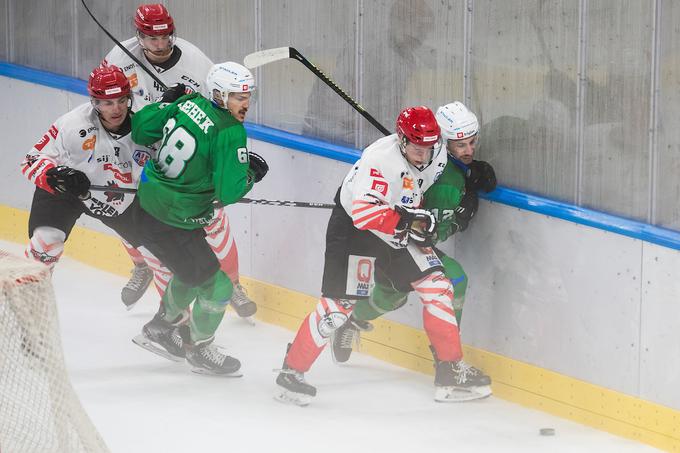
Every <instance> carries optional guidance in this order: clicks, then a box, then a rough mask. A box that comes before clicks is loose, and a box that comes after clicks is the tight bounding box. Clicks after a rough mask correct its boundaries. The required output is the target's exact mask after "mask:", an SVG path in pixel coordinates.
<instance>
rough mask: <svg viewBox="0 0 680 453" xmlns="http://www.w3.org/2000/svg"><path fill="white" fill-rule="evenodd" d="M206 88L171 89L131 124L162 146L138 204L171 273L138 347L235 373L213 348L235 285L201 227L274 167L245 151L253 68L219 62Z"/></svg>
mask: <svg viewBox="0 0 680 453" xmlns="http://www.w3.org/2000/svg"><path fill="white" fill-rule="evenodd" d="M206 87H207V89H208V91H209V93H211V96H210V100H208V99H206V98H205V97H203V96H201V95H200V94H198V93H193V94H189V95H185V94H184V90H183V89H182V88H181V87H174V88H170V89H169V90H168V91H166V92H165V93H164V94H163V96H162V98H161V100H162V102H163V103H159V104H150V105H148V106H146V107H144V108H143V109H142V110H140V111H139V112H137V114H135V116H134V117H133V120H132V139H133V140H134V141H135V142H136V143H139V144H142V145H151V144H153V143H155V142H157V141H159V140H161V145H160V148H159V150H158V157H157V158H156V159H154V160H152V161H150V162H149V163H147V165H146V167H145V168H144V173H143V174H142V177H141V182H140V185H139V190H138V192H137V197H136V200H137V202H135V203H134V204H133V205H132V207H131V209H132V211H133V212H132V215H133V219H134V223H135V225H136V227H137V228H139V229H140V230H141V231H142V233H141V236H142V238H141V242H142V244H143V245H144V246H145V247H146V248H147V249H149V250H150V251H151V252H152V253H153V254H154V255H155V256H156V257H158V259H159V260H160V261H161V262H163V263H164V264H165V265H166V266H167V267H168V268H169V269H170V270H171V271H172V272H173V274H174V275H173V277H172V279H171V280H170V282H169V284H168V288H167V290H166V292H165V294H164V295H163V298H162V303H161V307H160V309H159V311H158V313H157V314H156V315H155V316H154V318H153V319H152V320H151V321H150V322H148V323H147V324H146V325H145V326H144V328H143V329H142V336H140V337H141V338H140V337H136V338H135V342H136V343H137V344H139V345H140V346H142V347H145V348H147V349H149V350H151V351H152V352H156V353H158V354H160V355H163V356H164V357H166V358H169V359H171V360H178V361H181V360H184V359H185V358H186V360H187V361H188V362H189V363H190V364H191V365H193V366H194V367H195V368H194V370H195V371H197V372H202V373H208V374H217V375H232V376H233V375H236V373H237V372H238V370H239V369H240V367H241V364H240V362H239V361H238V360H237V359H235V358H233V357H229V356H227V355H225V354H223V353H222V352H220V350H219V348H218V347H217V346H215V345H214V344H213V340H214V334H215V331H216V330H217V328H218V326H219V324H220V322H221V321H222V318H223V316H224V310H225V309H226V307H227V305H228V304H229V301H230V299H231V297H232V293H233V285H232V282H231V280H230V279H229V277H228V276H227V275H226V274H225V273H224V272H223V271H222V270H221V269H220V262H219V260H218V259H217V257H216V256H215V253H214V252H213V251H212V249H211V248H210V245H209V244H208V242H207V240H206V237H205V231H204V229H203V228H204V226H205V225H209V224H211V223H212V222H213V215H214V210H213V202H214V201H219V202H220V203H222V204H224V205H228V204H232V203H235V202H236V201H238V200H239V199H240V198H241V197H243V195H245V194H246V193H247V192H248V191H249V190H250V189H251V188H252V187H253V184H254V183H255V182H258V181H260V180H261V179H262V178H263V177H264V175H265V174H266V173H267V170H268V167H267V164H266V162H265V161H264V160H263V159H262V158H261V157H260V156H258V155H257V154H255V153H250V152H248V149H247V148H246V131H245V128H244V127H243V124H242V123H243V121H244V120H245V117H246V114H247V112H248V108H249V106H250V97H251V94H252V92H253V90H254V89H255V79H254V78H253V76H252V74H251V73H250V71H248V70H247V69H246V68H245V67H243V66H241V65H240V64H238V63H233V62H226V63H220V64H217V65H215V66H213V67H212V69H211V70H210V72H209V73H208V77H207V80H206ZM194 301H195V302H196V303H194V304H193V307H192V310H191V313H190V312H189V306H190V305H191V304H192V303H193V302H194Z"/></svg>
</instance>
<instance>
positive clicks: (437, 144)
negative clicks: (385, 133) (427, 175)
mask: <svg viewBox="0 0 680 453" xmlns="http://www.w3.org/2000/svg"><path fill="white" fill-rule="evenodd" d="M397 135H400V136H401V137H399V151H401V155H402V156H404V159H406V162H409V160H408V157H407V156H406V145H408V144H409V143H411V142H410V141H409V139H408V137H406V134H404V133H403V132H400V133H399V134H397ZM441 145H442V139H441V135H440V136H439V140H437V141H436V142H435V143H433V144H432V147H431V150H432V152H431V153H430V160H428V161H427V163H426V164H422V165H421V166H419V167H416V166H415V165H413V164H412V163H410V162H409V165H413V166H414V167H416V168H417V169H418V170H419V171H423V169H425V168H427V167H429V166H430V164H431V163H432V160H433V159H434V155H435V151H436V150H437V148H438V147H441ZM447 151H448V149H447Z"/></svg>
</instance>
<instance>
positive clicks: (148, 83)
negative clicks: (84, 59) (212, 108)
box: [104, 37, 213, 112]
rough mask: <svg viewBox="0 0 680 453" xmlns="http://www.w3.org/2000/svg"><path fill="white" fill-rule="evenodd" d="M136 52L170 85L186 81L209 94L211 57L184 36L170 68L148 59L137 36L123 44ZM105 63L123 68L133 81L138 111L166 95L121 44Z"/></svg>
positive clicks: (200, 91)
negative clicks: (206, 85) (207, 88)
mask: <svg viewBox="0 0 680 453" xmlns="http://www.w3.org/2000/svg"><path fill="white" fill-rule="evenodd" d="M121 44H122V45H123V46H124V47H125V48H126V49H128V50H129V51H130V53H132V55H134V56H135V57H136V58H137V59H138V60H139V61H141V62H142V63H143V64H144V66H145V67H147V68H148V69H149V70H150V71H151V72H152V73H153V74H155V75H156V77H158V78H159V79H160V80H161V81H162V82H163V83H165V85H166V86H168V87H169V86H171V85H174V84H176V83H183V84H185V85H186V86H187V87H189V88H191V89H192V90H194V91H197V92H199V93H201V94H203V95H204V96H206V97H207V93H206V92H205V79H206V77H207V76H208V71H210V68H211V67H212V66H213V62H212V61H211V60H210V58H208V57H206V56H205V54H204V53H203V52H201V50H200V49H199V48H198V47H196V46H194V45H193V44H191V43H190V42H188V41H185V40H183V39H181V38H176V39H175V49H174V51H173V53H172V56H171V57H170V60H168V61H167V62H166V63H164V64H163V66H164V67H166V68H167V69H163V68H162V67H160V66H156V65H154V64H152V63H150V62H149V60H147V58H146V56H145V55H144V50H143V49H142V48H141V46H140V45H139V41H138V40H137V38H136V37H135V38H130V39H128V40H126V41H123V42H122V43H121ZM104 62H105V63H108V64H112V65H116V66H118V67H119V68H120V69H122V70H123V72H124V73H125V76H126V77H127V78H128V80H129V81H130V87H131V88H132V94H133V95H134V102H133V103H132V110H133V111H135V112H136V111H138V110H140V109H141V108H142V107H144V106H145V105H147V104H151V103H152V102H156V101H157V100H158V99H159V98H160V97H161V95H162V94H163V91H164V90H163V89H162V88H161V87H160V86H159V85H158V83H157V82H156V81H155V80H153V79H152V78H151V76H150V75H149V74H147V73H146V71H144V69H142V68H140V67H139V66H138V65H137V63H135V62H134V61H132V59H131V58H130V57H128V56H127V55H126V54H125V52H123V51H122V50H121V49H120V48H119V47H118V46H116V47H114V48H113V49H111V51H110V52H109V53H108V55H106V57H105V58H104Z"/></svg>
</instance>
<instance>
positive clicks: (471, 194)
mask: <svg viewBox="0 0 680 453" xmlns="http://www.w3.org/2000/svg"><path fill="white" fill-rule="evenodd" d="M477 208H479V197H478V196H477V192H475V191H474V190H466V191H465V195H463V199H462V200H460V204H458V207H456V209H455V210H454V213H455V216H456V222H455V223H454V224H453V225H451V228H452V229H455V231H452V232H451V234H454V233H457V232H458V231H465V230H466V229H467V227H468V225H469V223H470V220H472V217H473V216H474V215H475V212H477Z"/></svg>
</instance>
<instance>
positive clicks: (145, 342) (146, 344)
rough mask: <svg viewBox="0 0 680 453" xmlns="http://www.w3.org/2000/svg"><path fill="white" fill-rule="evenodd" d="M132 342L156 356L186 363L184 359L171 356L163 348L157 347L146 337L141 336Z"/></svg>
mask: <svg viewBox="0 0 680 453" xmlns="http://www.w3.org/2000/svg"><path fill="white" fill-rule="evenodd" d="M132 342H133V343H134V344H136V345H137V346H139V347H140V348H143V349H146V350H147V351H151V352H153V353H154V354H156V355H159V356H161V357H163V358H165V359H168V360H172V361H173V362H184V357H178V356H176V355H172V354H170V353H169V352H168V351H166V350H165V349H163V348H159V347H158V346H156V345H155V344H154V343H153V342H152V341H151V340H149V339H148V338H146V337H145V336H144V335H142V334H139V335H137V336H136V337H134V338H133V339H132Z"/></svg>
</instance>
